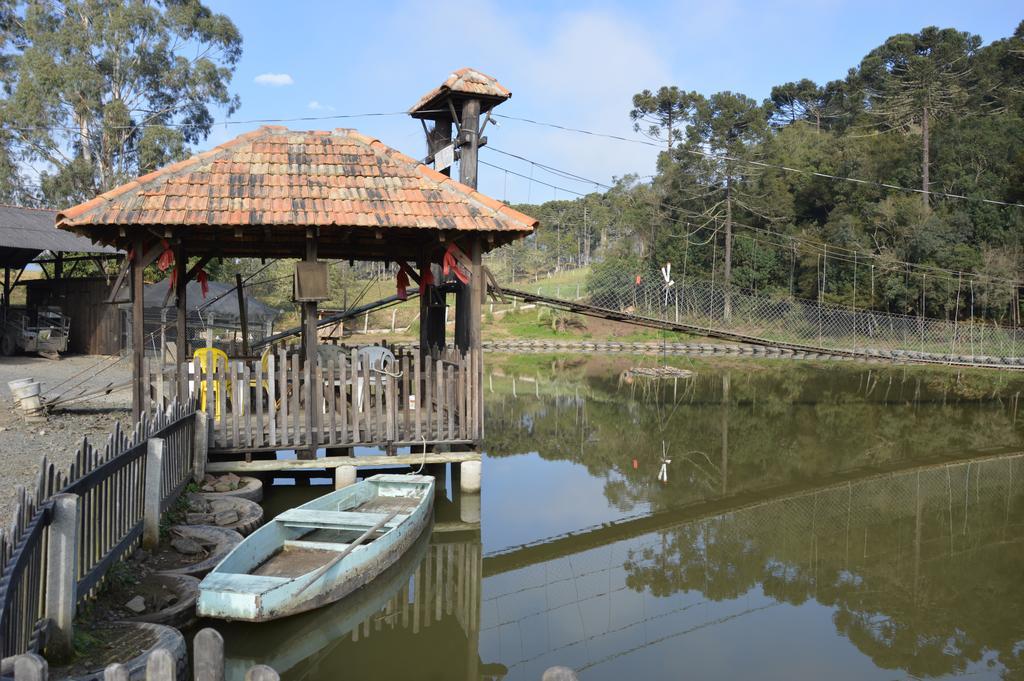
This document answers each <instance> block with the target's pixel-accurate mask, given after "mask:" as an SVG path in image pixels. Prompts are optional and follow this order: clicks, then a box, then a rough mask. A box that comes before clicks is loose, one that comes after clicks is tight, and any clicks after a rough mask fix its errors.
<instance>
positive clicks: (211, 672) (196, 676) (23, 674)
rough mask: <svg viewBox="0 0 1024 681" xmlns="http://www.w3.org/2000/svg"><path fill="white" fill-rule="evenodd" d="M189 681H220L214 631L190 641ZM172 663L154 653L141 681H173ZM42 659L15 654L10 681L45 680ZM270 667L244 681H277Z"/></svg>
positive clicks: (117, 679)
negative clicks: (11, 679)
mask: <svg viewBox="0 0 1024 681" xmlns="http://www.w3.org/2000/svg"><path fill="white" fill-rule="evenodd" d="M192 649H193V654H192V660H193V662H192V681H224V639H223V638H222V637H221V635H220V634H219V633H217V631H216V630H214V629H209V628H207V629H201V630H200V631H199V633H197V634H196V636H195V638H194V639H193V646H192ZM176 668H177V664H176V660H175V659H174V656H173V654H172V653H171V652H170V651H167V650H163V649H157V650H154V651H153V652H152V653H151V654H150V655H149V658H148V659H147V660H146V669H145V681H176V678H175V676H176V672H175V669H176ZM129 671H130V670H129V669H127V668H126V667H125V666H124V665H121V664H112V665H110V666H108V667H107V668H106V669H105V670H104V672H103V679H104V681H128V679H129ZM48 678H49V669H48V667H47V664H46V660H44V659H43V658H42V657H40V656H38V655H33V654H26V655H19V656H18V657H16V658H15V659H14V681H48ZM279 679H280V677H279V676H278V674H277V672H275V671H274V670H273V669H271V668H270V667H267V666H265V665H254V666H253V667H251V668H250V669H249V670H248V671H247V672H246V673H245V681H278V680H279Z"/></svg>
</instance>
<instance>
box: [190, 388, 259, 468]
mask: <svg viewBox="0 0 1024 681" xmlns="http://www.w3.org/2000/svg"><path fill="white" fill-rule="evenodd" d="M271 402H273V398H271ZM209 451H210V416H209V415H208V414H207V413H206V412H203V411H197V412H196V425H195V433H194V435H193V440H192V480H193V481H195V482H196V484H198V483H200V482H202V481H203V477H205V475H206V460H207V456H208V454H209Z"/></svg>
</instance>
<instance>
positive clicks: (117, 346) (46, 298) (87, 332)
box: [25, 277, 122, 355]
mask: <svg viewBox="0 0 1024 681" xmlns="http://www.w3.org/2000/svg"><path fill="white" fill-rule="evenodd" d="M25 288H26V290H27V303H28V307H29V308H32V307H34V306H36V305H40V306H48V307H59V308H60V309H61V311H62V312H63V313H64V314H65V315H67V316H68V317H70V318H71V338H70V341H69V344H68V352H71V353H75V354H86V355H116V354H119V353H120V352H121V350H122V347H121V346H122V341H121V315H120V311H119V309H118V306H117V305H110V304H108V303H106V302H105V301H106V299H107V296H108V295H110V284H109V283H108V282H107V279H106V277H82V278H75V279H56V280H54V279H40V280H36V281H30V282H26V284H25Z"/></svg>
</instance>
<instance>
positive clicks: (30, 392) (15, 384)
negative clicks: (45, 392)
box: [7, 378, 43, 402]
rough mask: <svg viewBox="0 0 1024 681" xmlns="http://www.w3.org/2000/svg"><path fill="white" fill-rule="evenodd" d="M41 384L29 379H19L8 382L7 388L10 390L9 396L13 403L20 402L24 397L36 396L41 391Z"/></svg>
mask: <svg viewBox="0 0 1024 681" xmlns="http://www.w3.org/2000/svg"><path fill="white" fill-rule="evenodd" d="M42 385H43V384H42V383H39V382H38V381H36V380H35V379H31V378H19V379H17V380H15V381H8V382H7V387H8V388H10V390H11V396H12V397H14V401H15V402H20V401H21V400H23V399H25V398H26V397H33V396H38V395H39V393H40V392H41V389H42Z"/></svg>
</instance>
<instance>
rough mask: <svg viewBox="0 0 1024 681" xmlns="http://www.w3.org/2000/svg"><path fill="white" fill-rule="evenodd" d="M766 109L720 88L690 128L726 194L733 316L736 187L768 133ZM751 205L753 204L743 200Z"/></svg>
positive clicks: (726, 281)
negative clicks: (754, 151) (708, 157)
mask: <svg viewBox="0 0 1024 681" xmlns="http://www.w3.org/2000/svg"><path fill="white" fill-rule="evenodd" d="M766 121H767V116H766V109H765V107H764V106H762V105H758V103H757V102H756V101H754V100H753V99H751V98H750V97H747V96H746V95H744V94H740V93H737V92H729V91H726V92H718V93H715V94H713V95H711V97H709V98H707V99H704V98H701V99H700V101H699V103H698V105H697V113H696V116H695V117H694V119H693V124H692V125H691V126H690V127H689V128H688V130H687V140H686V151H687V153H689V152H707V153H709V154H710V159H711V166H712V167H711V176H710V183H711V184H712V186H717V187H718V188H719V189H720V190H721V192H722V195H723V198H722V204H723V205H724V209H725V215H724V219H723V223H724V232H725V234H724V237H723V238H724V252H723V273H722V274H723V277H722V278H723V285H724V287H725V291H726V294H725V302H724V308H723V316H724V317H725V319H726V320H729V319H730V318H731V317H732V301H731V299H730V296H729V286H730V284H731V283H732V224H733V203H734V202H736V201H737V197H736V196H735V193H734V192H735V189H736V188H737V183H738V182H739V181H740V180H741V179H742V177H743V176H744V174H746V173H749V169H750V166H749V165H747V164H746V163H745V161H746V160H748V159H749V158H750V157H751V154H752V152H753V150H754V148H755V147H756V146H757V145H758V144H760V143H761V142H762V141H764V139H765V138H766V136H767V135H768V127H767V123H766ZM741 205H744V207H745V208H747V209H751V208H752V206H750V205H749V204H742V202H741Z"/></svg>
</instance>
